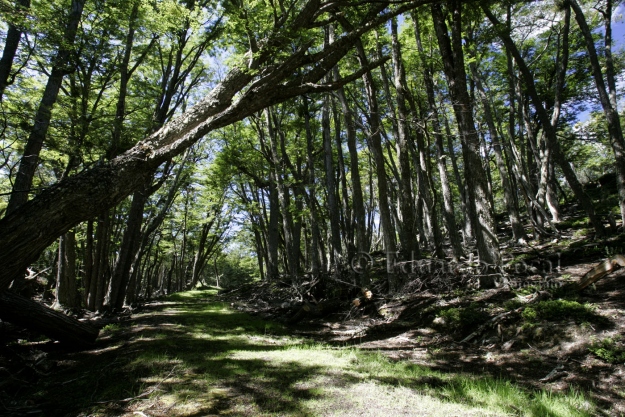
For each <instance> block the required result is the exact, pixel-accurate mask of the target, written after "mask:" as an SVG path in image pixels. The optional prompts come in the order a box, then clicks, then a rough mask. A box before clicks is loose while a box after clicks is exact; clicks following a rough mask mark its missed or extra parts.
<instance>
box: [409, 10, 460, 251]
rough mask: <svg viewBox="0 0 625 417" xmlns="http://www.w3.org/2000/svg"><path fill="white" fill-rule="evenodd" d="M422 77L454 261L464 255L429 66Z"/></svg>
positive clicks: (416, 22)
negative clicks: (432, 130)
mask: <svg viewBox="0 0 625 417" xmlns="http://www.w3.org/2000/svg"><path fill="white" fill-rule="evenodd" d="M412 21H413V23H414V29H415V39H416V42H417V49H418V51H419V55H420V57H421V62H422V63H423V64H425V63H426V62H427V58H426V56H425V52H424V49H423V44H422V43H421V30H420V25H419V20H418V17H417V15H416V13H413V14H412ZM423 77H424V81H425V90H426V94H427V100H428V107H429V108H428V110H429V112H431V115H432V116H431V119H432V127H433V129H434V140H435V144H436V165H437V167H438V175H439V177H440V182H441V190H442V194H443V208H444V210H443V215H444V219H445V225H446V226H447V231H448V233H449V241H450V243H451V248H452V255H453V259H454V260H455V261H458V260H459V259H460V258H461V257H463V256H464V250H463V249H462V244H461V242H460V239H459V236H458V226H457V224H456V215H455V213H454V202H453V196H452V194H451V187H450V185H449V176H448V175H447V163H446V159H447V158H446V157H447V155H446V154H445V149H444V146H443V134H442V131H441V126H440V121H439V114H438V108H437V106H436V100H435V94H434V81H433V78H432V69H431V68H430V67H429V66H426V67H425V68H424V74H423ZM424 121H425V123H426V125H427V121H428V119H427V118H424ZM426 132H427V131H426ZM458 187H459V188H460V187H461V184H458Z"/></svg>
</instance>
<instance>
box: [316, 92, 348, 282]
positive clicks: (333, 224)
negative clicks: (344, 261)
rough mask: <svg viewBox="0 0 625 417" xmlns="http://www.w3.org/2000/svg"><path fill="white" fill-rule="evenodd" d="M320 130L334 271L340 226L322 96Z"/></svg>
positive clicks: (326, 100)
mask: <svg viewBox="0 0 625 417" xmlns="http://www.w3.org/2000/svg"><path fill="white" fill-rule="evenodd" d="M321 130H322V136H323V163H324V167H325V177H326V178H325V179H326V190H327V196H328V197H327V199H328V215H329V217H330V245H331V248H332V250H331V251H330V262H331V264H332V265H333V266H334V267H335V268H334V272H335V273H336V272H337V270H338V267H339V264H340V263H341V256H342V252H343V251H342V250H341V227H340V225H339V218H340V213H339V205H338V203H337V201H336V181H335V178H334V176H335V175H336V174H335V169H334V155H333V153H332V131H331V129H330V99H329V97H324V99H323V109H322V110H321Z"/></svg>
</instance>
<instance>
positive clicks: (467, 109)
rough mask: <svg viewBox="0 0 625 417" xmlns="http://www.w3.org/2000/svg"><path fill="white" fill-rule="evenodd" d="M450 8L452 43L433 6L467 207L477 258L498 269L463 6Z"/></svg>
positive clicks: (454, 3)
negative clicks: (467, 57)
mask: <svg viewBox="0 0 625 417" xmlns="http://www.w3.org/2000/svg"><path fill="white" fill-rule="evenodd" d="M450 5H451V7H452V10H451V12H452V39H451V40H450V38H449V34H448V31H447V25H446V23H445V18H444V16H443V12H442V9H441V6H440V5H439V4H433V5H432V7H431V8H432V18H433V20H434V27H435V30H436V37H437V38H438V43H439V49H440V51H441V55H442V58H443V65H444V68H445V75H446V78H447V82H448V84H449V89H450V93H451V97H452V100H453V107H454V113H455V115H456V120H457V122H458V129H459V132H460V136H461V139H462V155H463V160H464V165H465V169H464V173H465V183H466V185H467V191H468V196H467V197H468V198H467V200H468V201H467V203H468V204H467V206H468V208H469V216H470V217H471V220H472V221H471V226H472V229H473V232H474V234H475V238H476V243H477V249H478V254H479V257H480V261H481V262H484V263H486V264H488V265H498V264H499V260H500V257H499V242H498V240H497V232H496V228H495V219H494V217H493V208H492V207H491V205H490V200H489V192H488V180H487V178H486V173H485V171H484V167H483V165H482V159H481V157H480V144H479V138H478V134H477V131H476V129H475V122H474V120H473V108H472V104H471V99H470V97H469V95H468V92H467V89H466V85H467V76H466V72H465V69H464V54H463V51H462V48H463V46H462V39H461V31H462V20H461V13H462V4H461V3H460V2H459V1H452V2H451V3H450Z"/></svg>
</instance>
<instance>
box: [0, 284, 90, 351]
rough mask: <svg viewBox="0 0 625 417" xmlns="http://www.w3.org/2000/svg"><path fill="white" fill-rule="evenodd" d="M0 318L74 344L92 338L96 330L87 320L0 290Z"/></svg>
mask: <svg viewBox="0 0 625 417" xmlns="http://www.w3.org/2000/svg"><path fill="white" fill-rule="evenodd" d="M0 319H2V320H4V321H8V322H11V323H13V324H16V325H18V326H24V327H27V328H29V329H32V330H35V331H38V332H40V333H42V334H44V335H46V336H48V337H50V338H52V339H54V340H59V341H61V342H67V343H70V344H71V345H74V346H76V345H78V346H85V345H89V344H91V343H93V342H95V340H96V338H97V337H98V333H99V330H98V329H97V328H95V327H93V326H90V325H89V324H86V323H82V322H80V321H78V320H76V319H73V318H71V317H69V316H66V315H65V314H63V313H59V312H56V311H54V310H51V309H49V308H47V307H45V306H44V305H43V304H41V303H38V302H36V301H33V300H29V299H28V298H24V297H21V296H19V295H17V294H13V293H11V292H8V291H4V292H1V293H0Z"/></svg>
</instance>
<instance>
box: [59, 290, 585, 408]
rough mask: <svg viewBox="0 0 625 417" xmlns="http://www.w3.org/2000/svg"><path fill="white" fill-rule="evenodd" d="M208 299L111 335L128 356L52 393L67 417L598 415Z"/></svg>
mask: <svg viewBox="0 0 625 417" xmlns="http://www.w3.org/2000/svg"><path fill="white" fill-rule="evenodd" d="M211 294H214V291H212V290H208V291H205V290H202V291H191V292H188V293H181V294H176V295H175V296H171V297H168V298H167V299H166V300H164V302H163V304H162V306H161V307H160V309H158V310H156V311H153V312H151V313H150V314H147V313H146V314H145V315H142V316H140V317H139V319H135V321H134V322H133V324H132V325H127V324H122V325H120V327H119V328H116V329H114V330H115V332H114V333H115V337H117V338H121V339H123V338H126V339H125V340H126V341H125V342H123V348H120V349H121V352H120V349H117V351H108V350H106V347H104V348H103V349H101V350H100V352H104V353H100V354H98V355H99V356H97V355H96V357H91V359H92V369H90V372H89V373H86V374H84V375H83V374H81V375H79V377H78V379H77V382H76V383H75V384H74V385H73V386H72V389H70V387H69V385H58V386H56V387H54V388H49V389H48V390H49V391H50V392H47V395H50V393H51V392H52V391H55V389H56V394H54V395H56V398H58V401H59V402H63V404H64V405H62V406H59V409H64V410H67V409H72V407H73V409H74V410H76V412H75V413H74V414H75V415H78V414H80V413H82V415H85V412H87V415H93V416H112V415H132V414H133V413H135V412H139V414H141V413H143V414H145V415H153V414H157V415H168V416H187V415H217V414H225V415H233V416H381V415H411V416H412V415H415V416H420V415H421V416H441V417H448V416H509V415H514V416H528V417H530V416H536V417H538V416H540V417H542V416H551V417H566V416H591V415H595V414H596V407H595V406H594V405H593V404H592V402H591V401H590V400H589V399H588V398H587V397H586V396H584V395H583V394H582V393H580V392H577V391H571V392H568V393H565V394H556V393H549V392H544V391H539V392H536V391H532V390H528V389H524V388H521V387H519V386H517V385H515V384H514V383H512V382H510V381H506V380H502V379H493V378H490V377H483V376H480V375H474V374H468V373H467V374H461V373H444V372H440V371H436V370H433V369H431V368H429V367H427V366H420V365H416V364H412V363H410V362H408V361H393V360H390V359H389V358H388V357H386V356H385V355H383V354H382V353H378V352H364V351H361V350H359V349H357V348H354V347H334V346H330V345H326V344H324V343H317V342H311V341H310V340H306V339H303V338H301V337H296V336H293V335H292V334H291V331H290V329H289V328H286V327H285V326H282V325H280V324H276V323H270V322H267V321H264V320H262V319H259V318H257V317H252V316H250V315H247V314H244V313H241V312H238V311H233V310H231V309H229V308H228V307H229V306H228V305H226V304H224V303H216V302H212V301H211V302H207V301H206V298H207V297H210V296H211ZM172 303H173V304H172ZM110 343H113V342H110ZM114 343H119V340H117V341H115V342H114ZM88 359H89V358H88ZM59 375H60V376H59V378H61V379H63V380H71V379H72V378H76V376H75V375H63V374H59ZM72 396H73V397H72ZM72 399H73V402H71V401H72ZM66 414H67V411H65V412H64V414H60V415H66ZM70 414H71V413H70ZM51 415H54V414H51Z"/></svg>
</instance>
